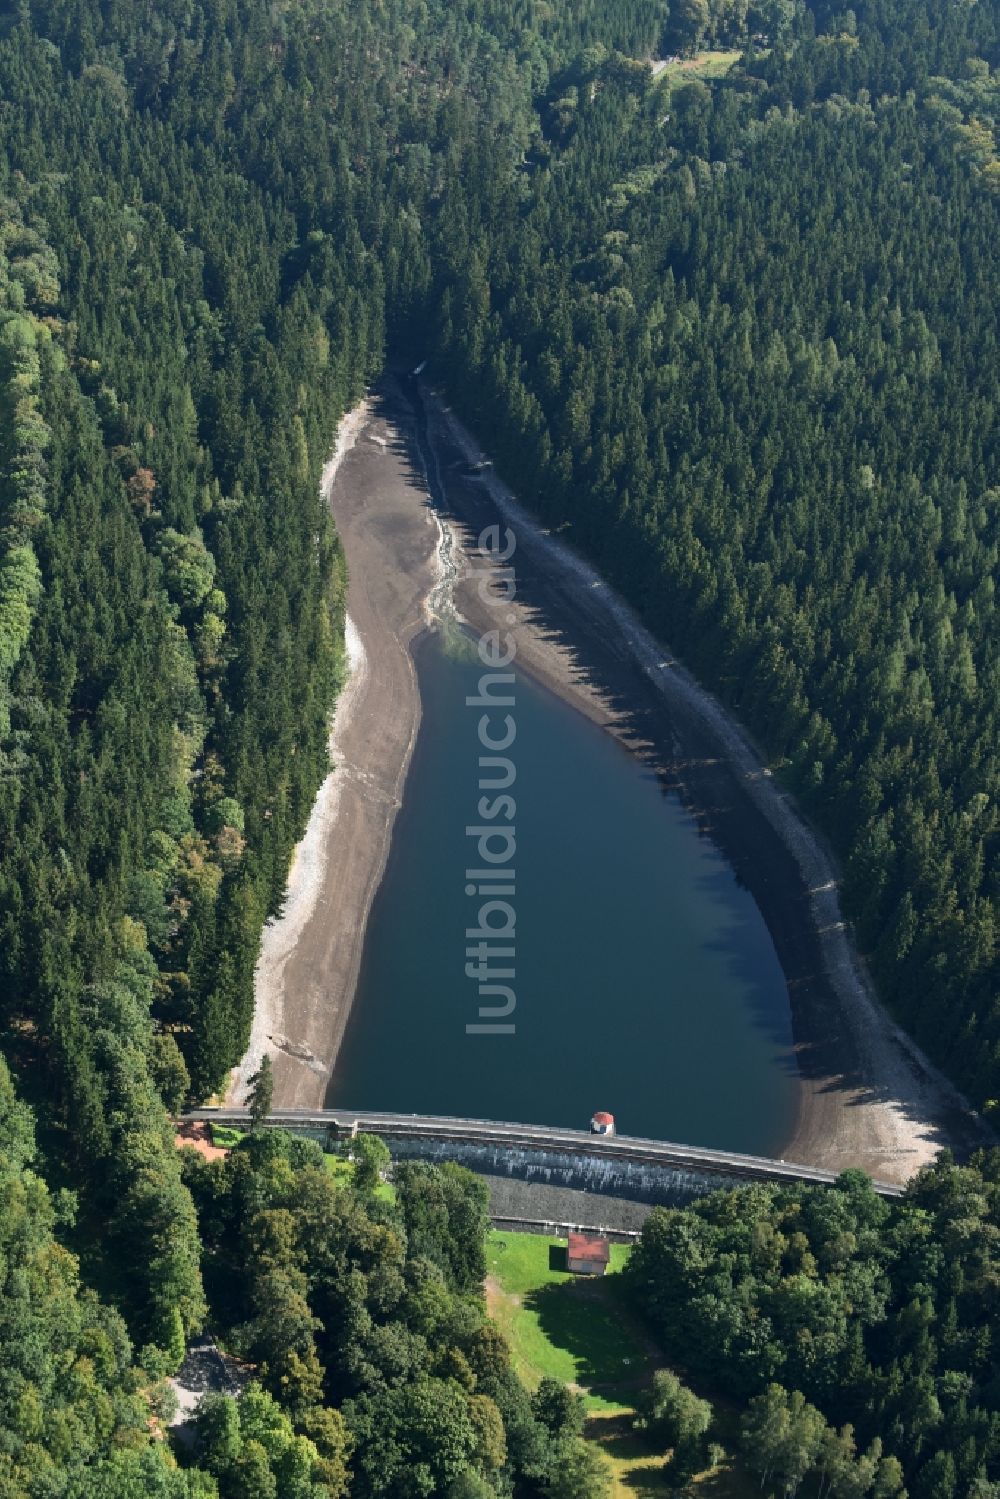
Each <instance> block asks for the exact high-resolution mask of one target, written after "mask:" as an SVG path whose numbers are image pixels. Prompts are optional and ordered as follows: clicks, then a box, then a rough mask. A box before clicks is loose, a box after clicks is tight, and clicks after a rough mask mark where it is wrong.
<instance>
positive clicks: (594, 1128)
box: [590, 1110, 615, 1135]
mask: <svg viewBox="0 0 1000 1499" xmlns="http://www.w3.org/2000/svg"><path fill="white" fill-rule="evenodd" d="M614 1132H615V1116H614V1114H605V1113H604V1111H603V1110H601V1111H599V1112H598V1113H596V1114H595V1115H594V1116H593V1118H592V1119H591V1121H590V1133H591V1134H592V1135H613V1134H614Z"/></svg>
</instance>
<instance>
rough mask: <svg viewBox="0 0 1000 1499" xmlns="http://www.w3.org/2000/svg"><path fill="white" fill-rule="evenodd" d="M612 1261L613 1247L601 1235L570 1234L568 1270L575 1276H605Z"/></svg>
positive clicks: (567, 1258)
mask: <svg viewBox="0 0 1000 1499" xmlns="http://www.w3.org/2000/svg"><path fill="white" fill-rule="evenodd" d="M610 1259H611V1246H610V1244H609V1243H608V1241H607V1239H605V1238H604V1237H603V1236H602V1235H601V1234H570V1236H569V1243H568V1244H567V1246H566V1269H567V1270H569V1271H570V1272H571V1274H573V1275H603V1274H604V1272H605V1271H606V1270H607V1268H608V1261H609V1260H610Z"/></svg>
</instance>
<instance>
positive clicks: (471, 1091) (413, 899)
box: [328, 629, 797, 1154]
mask: <svg viewBox="0 0 1000 1499" xmlns="http://www.w3.org/2000/svg"><path fill="white" fill-rule="evenodd" d="M415 659H416V666H417V671H418V675H419V685H420V694H421V700H422V704H423V718H422V722H421V728H420V732H419V735H418V739H417V743H416V747H415V750H414V754H413V759H412V762H411V765H410V770H409V774H408V776H407V781H406V787H405V794H404V799H403V806H402V809H401V811H400V813H399V816H398V818H397V821H396V825H395V829H394V832H393V837H392V846H391V850H390V854H389V860H388V864H387V867H386V870H385V874H384V877H383V880H382V884H381V886H380V888H379V891H378V893H377V895H376V898H375V902H374V905H373V908H372V912H371V916H370V919H369V923H368V928H367V933H366V938H365V947H364V954H363V959H362V964H361V972H360V977H359V982H358V987H357V991H356V995H355V1001H354V1005H353V1008H352V1012H351V1016H350V1019H349V1021H348V1025H347V1030H346V1034H345V1036H344V1039H343V1042H342V1045H341V1047H340V1051H339V1055H338V1057H337V1063H336V1067H335V1070H334V1074H333V1077H332V1080H331V1083H330V1088H329V1092H328V1105H330V1106H333V1107H338V1106H346V1107H363V1108H368V1109H378V1108H383V1107H384V1108H387V1109H393V1110H396V1111H413V1112H417V1113H437V1114H451V1115H469V1116H475V1117H478V1118H494V1119H512V1120H520V1121H523V1122H527V1123H531V1122H537V1123H545V1124H556V1125H569V1126H576V1127H585V1126H586V1124H587V1121H588V1120H589V1118H590V1115H591V1113H592V1112H593V1111H594V1110H595V1109H609V1110H611V1111H612V1112H613V1113H614V1114H615V1116H616V1119H617V1122H618V1127H619V1129H620V1130H622V1131H623V1132H627V1133H629V1134H635V1135H649V1136H654V1137H658V1138H662V1139H678V1140H683V1141H686V1142H689V1143H692V1144H701V1145H710V1146H718V1147H730V1148H737V1149H740V1150H744V1151H751V1152H758V1153H762V1154H772V1153H773V1154H778V1153H780V1152H781V1150H782V1148H783V1146H784V1142H785V1141H786V1140H787V1139H788V1137H789V1135H790V1133H791V1130H792V1127H793V1124H794V1116H795V1108H796V1100H797V1075H796V1070H795V1066H794V1061H793V1057H792V1050H791V1047H792V1034H791V1020H790V1014H789V1003H788V991H787V986H786V983H785V979H784V976H783V974H782V970H781V966H780V964H779V962H778V958H777V956H776V953H775V950H774V946H773V943H772V941H771V937H770V935H769V933H768V930H767V927H766V926H765V924H764V921H763V918H762V916H761V914H760V912H759V910H758V908H757V906H756V904H755V902H754V900H753V898H752V897H751V895H750V894H749V892H748V891H747V890H746V889H745V888H743V887H742V886H741V885H740V884H739V882H738V881H737V878H736V876H735V874H734V873H733V871H732V869H731V868H730V866H729V865H728V864H727V862H726V861H725V859H724V858H723V856H722V855H721V853H720V852H719V851H718V849H717V848H716V847H715V846H714V844H713V843H712V842H711V840H710V839H709V838H707V837H705V836H704V835H703V834H702V833H701V832H700V831H699V828H698V825H697V823H696V821H695V819H694V818H693V817H692V816H691V815H690V814H689V813H688V812H687V811H686V810H685V808H684V807H683V805H682V804H681V801H680V799H679V797H678V796H677V795H676V793H673V792H670V793H667V792H665V791H664V789H663V787H662V785H661V783H660V781H659V779H658V777H657V776H656V775H655V774H654V773H653V772H652V771H650V770H649V769H648V768H647V767H646V766H644V765H643V764H642V763H641V761H640V760H639V759H637V758H636V757H635V756H633V755H631V754H630V753H628V751H626V750H625V749H624V748H623V747H622V746H621V745H620V744H619V743H618V742H616V740H615V739H613V738H612V737H611V736H610V735H608V734H607V733H605V732H604V731H603V730H602V729H601V728H600V727H599V726H597V725H596V724H594V723H592V722H590V721H589V720H588V719H586V718H585V717H584V716H583V715H581V714H580V713H578V712H576V711H575V710H574V709H573V708H572V707H571V706H569V705H568V704H566V703H564V702H563V701H562V700H561V699H560V698H558V697H557V696H555V695H554V694H553V693H550V692H549V691H548V690H546V689H545V688H544V687H542V686H540V685H539V684H537V683H536V682H535V681H533V680H532V679H531V678H530V677H528V676H526V675H524V674H521V673H518V675H517V680H516V685H515V688H514V694H515V698H516V703H515V705H514V707H513V708H512V709H511V710H510V711H511V712H512V714H513V717H514V718H515V720H516V726H517V737H516V741H515V743H514V745H513V746H512V747H511V749H510V751H509V754H510V757H511V759H512V760H513V761H514V762H515V764H516V782H515V784H514V786H513V787H512V788H511V790H512V793H513V795H514V796H515V797H516V802H517V808H516V816H515V819H514V825H515V830H516V838H517V850H516V857H515V859H514V861H513V864H514V867H515V869H516V895H514V896H513V897H512V898H511V901H510V903H511V905H513V907H514V908H515V909H516V913H517V927H516V937H515V948H516V954H515V957H514V959H513V965H514V967H515V970H516V974H515V977H514V978H513V979H512V980H504V981H503V982H509V983H510V984H511V985H512V987H513V988H514V990H515V991H516V996H517V1001H516V1008H515V1010H514V1012H513V1014H512V1016H511V1017H510V1019H511V1021H512V1022H513V1024H514V1026H515V1030H514V1033H513V1034H496V1035H490V1034H485V1035H484V1034H468V1033H467V1031H466V1026H467V1025H469V1024H473V1025H474V1024H476V1023H477V1022H478V1021H479V1019H480V1017H479V1014H478V1010H479V1005H480V1003H481V1001H480V999H479V996H478V994H477V985H476V982H475V980H474V979H471V978H469V977H467V976H466V962H467V961H468V960H467V956H466V947H467V945H469V944H470V943H471V941H472V939H467V937H466V931H467V929H469V928H472V927H474V926H475V925H476V923H477V913H478V910H479V906H480V904H481V899H480V897H479V896H472V897H470V896H469V895H468V894H466V883H467V882H466V870H467V868H469V867H470V866H473V865H478V864H479V862H480V861H479V860H478V858H477V854H476V840H475V839H474V838H472V837H470V836H469V835H468V834H467V832H466V828H467V827H468V826H470V825H473V824H477V825H478V824H480V823H481V822H482V819H481V817H480V816H479V814H478V812H477V802H478V799H479V797H480V795H481V794H482V793H481V791H480V788H479V778H480V774H481V771H480V767H479V757H480V755H481V754H482V753H484V751H483V750H482V747H481V745H480V744H479V741H478V737H477V725H478V722H479V710H478V709H476V708H472V707H469V706H467V704H466V698H467V697H469V696H474V695H475V694H476V692H477V684H478V681H479V677H480V674H481V672H482V670H483V668H482V666H481V665H480V664H479V663H478V661H477V660H476V657H475V651H474V648H473V646H472V643H471V642H470V641H468V639H467V638H466V637H465V636H462V635H461V634H459V632H457V631H455V630H454V629H448V630H446V631H445V632H444V633H443V634H442V633H441V632H434V633H431V634H428V635H427V636H425V637H424V638H423V639H422V640H421V641H420V642H419V643H418V645H417V648H416V652H415ZM504 711H507V710H506V709H504ZM487 773H488V772H487ZM490 794H491V795H495V794H496V793H495V792H492V793H490ZM497 825H500V826H506V825H507V824H506V823H505V822H504V821H503V819H502V818H501V819H499V820H498V824H497ZM509 961H511V960H509V959H500V958H497V959H496V960H495V963H496V965H497V966H501V965H505V964H506V963H508V962H509ZM488 1002H489V1003H493V1004H496V1003H497V1002H498V1001H497V1000H496V999H493V1000H491V1001H488Z"/></svg>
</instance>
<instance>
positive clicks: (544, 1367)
mask: <svg viewBox="0 0 1000 1499" xmlns="http://www.w3.org/2000/svg"><path fill="white" fill-rule="evenodd" d="M629 1252H630V1246H629V1245H626V1244H613V1245H612V1246H611V1265H610V1269H609V1273H608V1274H607V1275H606V1276H605V1277H604V1278H603V1279H600V1280H598V1279H594V1278H591V1277H589V1276H576V1275H569V1274H568V1273H567V1271H566V1270H565V1268H563V1267H564V1265H565V1245H563V1244H560V1243H558V1242H557V1241H555V1240H552V1239H548V1238H545V1237H543V1236H542V1235H540V1234H516V1233H507V1232H506V1231H504V1230H496V1231H494V1232H493V1233H491V1234H490V1236H489V1238H488V1240H487V1246H486V1258H487V1266H488V1277H489V1278H488V1280H487V1296H488V1301H489V1308H490V1315H491V1316H492V1317H493V1319H494V1321H495V1322H497V1323H498V1324H499V1326H500V1327H501V1328H502V1330H503V1332H504V1333H505V1334H506V1336H507V1340H508V1342H509V1343H510V1347H511V1352H512V1354H513V1359H514V1367H515V1369H516V1370H517V1372H518V1374H519V1375H520V1377H521V1379H522V1380H523V1381H524V1383H525V1384H526V1385H527V1386H528V1388H529V1389H535V1388H536V1387H537V1385H538V1384H539V1382H540V1381H541V1380H542V1379H543V1378H544V1377H545V1375H549V1376H550V1377H551V1378H553V1379H558V1380H561V1381H562V1382H563V1384H568V1385H571V1386H572V1387H573V1388H574V1389H577V1390H579V1391H580V1392H581V1393H582V1394H583V1397H584V1400H585V1401H586V1405H587V1411H588V1416H587V1427H586V1432H585V1435H586V1437H587V1439H588V1441H591V1442H593V1443H595V1445H596V1446H599V1447H600V1448H601V1451H602V1452H603V1453H604V1454H605V1455H606V1457H607V1458H608V1460H609V1462H610V1464H611V1468H612V1472H613V1475H614V1487H613V1489H612V1494H613V1499H659V1496H661V1495H664V1494H668V1493H670V1492H672V1491H671V1489H670V1486H669V1485H668V1483H667V1481H666V1476H665V1474H664V1471H663V1470H664V1464H665V1462H666V1453H664V1452H658V1451H655V1450H654V1449H653V1448H651V1447H650V1446H649V1445H648V1443H646V1442H645V1441H644V1440H643V1438H642V1437H641V1436H638V1435H637V1434H636V1433H635V1432H634V1431H633V1430H632V1416H633V1414H634V1401H635V1398H636V1395H637V1392H638V1391H639V1390H640V1389H641V1388H642V1387H643V1386H644V1385H645V1384H646V1383H647V1382H648V1380H649V1379H650V1377H651V1375H652V1373H653V1370H654V1369H655V1368H657V1367H659V1366H660V1363H661V1361H660V1360H658V1359H657V1357H656V1349H655V1347H654V1346H653V1344H652V1342H651V1341H650V1339H649V1337H648V1335H647V1334H646V1333H645V1331H644V1329H643V1328H642V1327H641V1326H639V1325H638V1324H637V1323H636V1321H635V1319H634V1318H633V1316H632V1313H631V1311H630V1309H629V1307H628V1306H627V1305H626V1304H625V1301H624V1299H623V1297H622V1293H621V1281H620V1278H619V1276H618V1274H617V1273H616V1272H618V1271H620V1270H621V1269H622V1268H623V1267H624V1265H625V1263H626V1261H627V1259H628V1256H629ZM701 1393H705V1392H704V1391H702V1392H701ZM716 1411H717V1416H718V1427H719V1429H718V1434H719V1436H720V1438H721V1440H722V1442H723V1444H724V1445H725V1447H726V1448H727V1450H732V1448H733V1447H735V1444H736V1435H737V1422H736V1412H735V1410H730V1409H728V1408H727V1407H725V1406H723V1407H722V1408H721V1409H720V1408H719V1406H718V1405H717V1406H716ZM694 1484H695V1486H696V1489H697V1492H698V1494H699V1496H702V1499H755V1496H756V1495H757V1488H756V1485H755V1484H753V1483H752V1482H751V1481H750V1480H749V1479H748V1477H747V1475H746V1474H745V1473H744V1472H743V1471H742V1470H741V1469H740V1467H739V1466H738V1465H733V1464H728V1463H724V1464H723V1465H722V1466H721V1467H719V1468H718V1469H716V1470H715V1471H714V1472H711V1473H703V1474H701V1475H700V1476H699V1477H697V1478H696V1479H695V1480H694Z"/></svg>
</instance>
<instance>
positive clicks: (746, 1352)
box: [626, 1151, 1000, 1499]
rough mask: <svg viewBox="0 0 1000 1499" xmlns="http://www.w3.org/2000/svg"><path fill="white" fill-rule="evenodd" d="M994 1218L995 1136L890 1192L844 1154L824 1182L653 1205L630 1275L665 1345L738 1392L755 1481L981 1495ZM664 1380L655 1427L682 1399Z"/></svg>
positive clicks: (881, 1498) (993, 1315)
mask: <svg viewBox="0 0 1000 1499" xmlns="http://www.w3.org/2000/svg"><path fill="white" fill-rule="evenodd" d="M998 1232H1000V1152H997V1151H993V1152H992V1153H991V1154H990V1155H988V1156H983V1157H981V1158H979V1159H978V1160H977V1161H976V1162H975V1163H974V1164H973V1165H972V1166H970V1167H968V1168H965V1169H961V1168H956V1167H955V1166H954V1165H953V1164H952V1163H950V1162H948V1161H943V1160H942V1161H941V1162H939V1164H938V1165H937V1166H936V1167H932V1168H930V1169H928V1170H927V1171H925V1172H923V1173H922V1174H921V1176H920V1177H918V1178H917V1180H916V1181H915V1182H914V1183H913V1184H912V1185H911V1186H910V1188H909V1190H908V1192H907V1195H906V1198H905V1200H904V1201H902V1202H900V1203H892V1204H889V1203H885V1202H882V1201H880V1200H879V1198H878V1197H876V1195H875V1193H874V1192H873V1191H872V1188H871V1184H870V1182H868V1180H867V1179H866V1178H865V1177H864V1176H863V1175H862V1174H861V1173H860V1172H853V1171H848V1172H845V1173H844V1175H843V1176H842V1177H841V1178H840V1180H839V1181H838V1183H837V1186H836V1187H835V1188H834V1189H832V1190H830V1191H825V1190H823V1191H815V1190H810V1189H802V1188H798V1189H789V1188H785V1187H780V1188H779V1187H771V1186H767V1187H747V1188H742V1189H740V1190H738V1191H736V1192H731V1193H729V1192H718V1193H714V1194H713V1195H712V1196H711V1197H708V1198H706V1199H705V1200H704V1201H703V1202H701V1203H698V1204H696V1205H695V1206H694V1207H692V1208H685V1209H683V1210H677V1209H664V1208H657V1209H655V1210H654V1212H653V1214H652V1216H651V1217H650V1219H649V1220H648V1222H647V1223H646V1225H645V1228H644V1230H643V1235H642V1240H641V1243H640V1244H639V1246H638V1247H637V1249H636V1251H635V1253H634V1254H633V1255H632V1257H631V1259H630V1261H629V1265H628V1269H627V1271H626V1274H627V1276H628V1278H629V1280H630V1282H631V1290H632V1293H633V1295H634V1296H635V1298H636V1300H637V1301H638V1303H639V1305H640V1306H641V1307H642V1308H643V1310H644V1312H645V1313H646V1314H647V1315H648V1316H649V1318H650V1320H651V1322H652V1324H653V1326H654V1327H655V1328H656V1331H657V1333H658V1335H659V1337H660V1339H661V1340H662V1345H663V1348H664V1351H665V1352H666V1353H667V1355H668V1356H669V1357H670V1358H671V1359H672V1360H674V1361H675V1362H676V1365H677V1366H678V1367H679V1368H681V1369H683V1370H684V1372H685V1375H687V1376H690V1377H693V1378H695V1379H696V1380H699V1381H701V1382H702V1383H703V1384H705V1385H707V1387H708V1388H710V1389H711V1390H712V1391H714V1392H718V1393H719V1394H721V1395H723V1396H726V1397H728V1398H729V1399H734V1400H736V1401H737V1402H738V1403H739V1405H740V1406H741V1408H742V1410H743V1419H742V1433H741V1438H742V1446H743V1449H744V1452H745V1455H746V1459H747V1463H748V1466H749V1467H750V1469H751V1470H752V1471H753V1472H755V1473H756V1474H757V1475H758V1476H759V1479H760V1483H761V1487H762V1488H768V1487H769V1488H770V1489H771V1491H772V1492H774V1491H777V1492H779V1493H784V1494H788V1493H794V1492H795V1491H796V1489H798V1488H799V1486H800V1485H801V1484H803V1482H805V1481H807V1480H808V1481H809V1482H810V1484H812V1485H815V1489H814V1492H816V1493H818V1494H819V1495H824V1494H829V1495H831V1496H844V1499H847V1496H850V1495H854V1496H859V1499H860V1496H863V1495H866V1494H870V1495H872V1496H873V1499H897V1496H900V1495H902V1494H903V1493H904V1492H909V1493H910V1494H912V1495H915V1496H918V1499H959V1496H969V1499H992V1496H994V1495H995V1494H996V1493H997V1483H996V1481H995V1480H996V1478H997V1475H998V1474H1000V1383H998V1380H1000V1362H998V1347H1000V1324H998V1321H997V1314H998V1306H1000V1298H998V1296H997V1266H998V1259H997V1238H998ZM663 1383H664V1382H659V1381H657V1382H654V1388H653V1391H652V1392H651V1397H652V1398H651V1399H650V1402H649V1405H650V1407H651V1409H650V1410H649V1415H648V1417H647V1420H650V1419H651V1421H652V1424H653V1425H654V1428H655V1425H656V1422H657V1419H658V1418H659V1420H661V1421H662V1420H663V1417H664V1415H665V1414H666V1415H667V1416H669V1415H670V1414H672V1413H675V1412H676V1411H677V1409H678V1407H679V1406H681V1402H680V1401H679V1400H678V1392H677V1390H676V1384H677V1383H679V1381H677V1380H676V1376H674V1381H673V1383H674V1385H675V1389H674V1390H670V1389H669V1388H668V1389H667V1390H666V1391H665V1392H664V1391H663ZM658 1384H659V1386H660V1387H659V1388H657V1385H658ZM681 1390H682V1391H685V1387H684V1386H683V1385H682V1386H681ZM685 1392H686V1393H687V1395H688V1402H687V1404H688V1408H689V1410H690V1409H691V1406H692V1401H691V1392H690V1391H685ZM663 1393H667V1394H669V1395H672V1397H673V1398H672V1399H671V1400H669V1401H668V1400H664V1399H662V1398H658V1397H661V1396H662V1394H663ZM664 1408H666V1409H664ZM693 1414H694V1415H695V1417H697V1414H698V1410H697V1404H695V1405H694V1408H693ZM676 1419H677V1417H676V1414H674V1422H675V1423H676ZM697 1425H698V1423H697V1420H695V1422H693V1423H692V1421H691V1418H690V1416H688V1417H687V1421H686V1424H685V1425H684V1426H682V1430H681V1434H682V1436H685V1435H686V1436H687V1439H688V1441H689V1442H690V1441H691V1440H692V1439H694V1440H695V1441H697V1439H698V1438H700V1437H702V1436H703V1435H706V1434H707V1433H706V1432H705V1427H704V1418H703V1419H702V1430H701V1431H697V1430H696V1429H695V1430H692V1427H695V1428H697ZM710 1430H711V1427H710V1426H709V1427H708V1428H707V1431H708V1432H710ZM676 1431H677V1428H676V1424H675V1425H674V1434H675V1441H676ZM678 1445H681V1444H678ZM676 1453H677V1449H676V1447H675V1459H674V1460H675V1461H676ZM694 1461H695V1464H696V1466H700V1465H701V1463H702V1459H701V1456H700V1455H698V1456H696V1457H695V1459H694ZM991 1479H992V1480H993V1481H992V1482H991Z"/></svg>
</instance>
